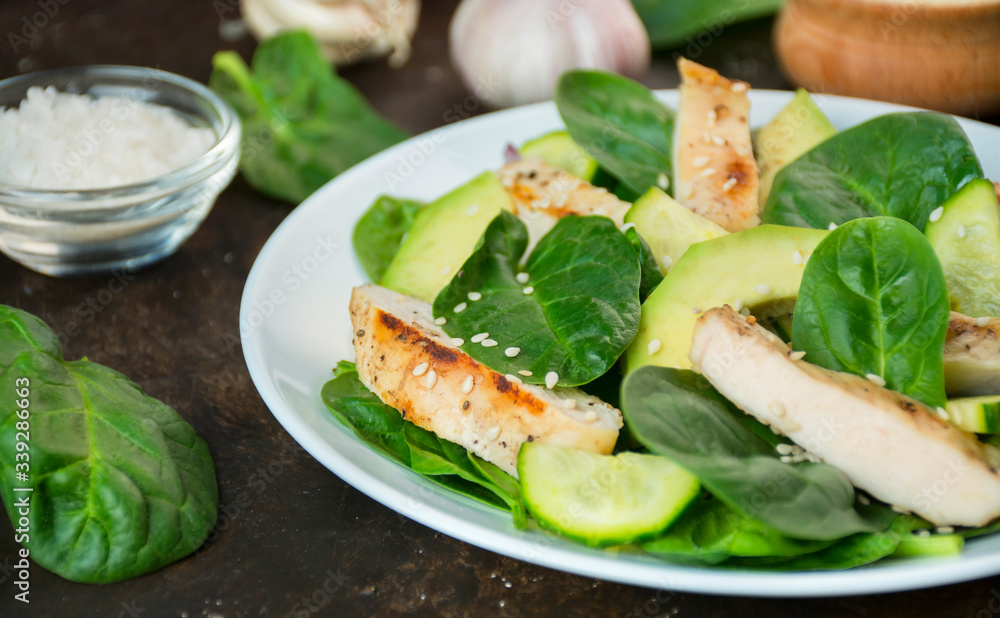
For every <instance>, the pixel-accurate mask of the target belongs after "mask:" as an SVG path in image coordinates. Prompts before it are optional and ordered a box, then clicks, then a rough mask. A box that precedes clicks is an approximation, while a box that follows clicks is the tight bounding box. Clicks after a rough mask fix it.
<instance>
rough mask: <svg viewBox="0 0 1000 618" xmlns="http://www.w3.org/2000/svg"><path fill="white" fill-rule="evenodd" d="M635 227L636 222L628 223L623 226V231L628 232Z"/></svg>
mask: <svg viewBox="0 0 1000 618" xmlns="http://www.w3.org/2000/svg"><path fill="white" fill-rule="evenodd" d="M634 227H635V223H626V224H625V225H623V226H622V232H627V231H629V230H631V229H632V228H634Z"/></svg>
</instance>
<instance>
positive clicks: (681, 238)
mask: <svg viewBox="0 0 1000 618" xmlns="http://www.w3.org/2000/svg"><path fill="white" fill-rule="evenodd" d="M625 223H631V224H633V225H635V231H636V232H638V233H639V236H641V237H642V239H643V240H645V241H646V243H647V244H648V245H649V249H650V251H652V252H653V256H654V257H655V258H656V263H657V265H658V266H659V267H660V270H661V271H663V274H666V273H667V272H668V271H669V270H670V269H671V268H672V267H673V265H674V264H676V263H677V261H678V260H679V259H681V256H682V255H684V252H686V251H687V250H688V248H689V247H690V246H691V245H693V244H695V243H697V242H701V241H703V240H710V239H712V238H718V237H719V236H725V235H726V234H728V233H729V232H727V231H726V230H725V229H723V228H722V227H721V226H719V225H718V224H716V223H714V222H712V221H709V220H708V219H706V218H705V217H702V216H701V215H699V214H696V213H693V212H691V211H690V210H688V209H687V208H685V207H684V206H681V205H680V203H679V202H678V201H677V200H675V199H674V198H672V197H670V196H669V195H667V194H666V193H664V192H663V191H662V190H660V189H659V188H657V187H653V188H651V189H650V190H649V191H647V192H646V193H645V195H643V196H642V197H640V198H639V199H638V200H636V201H635V203H634V204H632V207H631V208H629V210H628V212H627V213H625Z"/></svg>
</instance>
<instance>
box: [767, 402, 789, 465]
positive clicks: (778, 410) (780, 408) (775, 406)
mask: <svg viewBox="0 0 1000 618" xmlns="http://www.w3.org/2000/svg"><path fill="white" fill-rule="evenodd" d="M767 409H768V410H770V411H771V414H773V415H775V416H777V417H778V418H782V417H784V416H785V406H784V405H783V404H782V403H781V402H780V401H772V402H771V403H769V404H767ZM788 452H789V453H790V452H791V451H788Z"/></svg>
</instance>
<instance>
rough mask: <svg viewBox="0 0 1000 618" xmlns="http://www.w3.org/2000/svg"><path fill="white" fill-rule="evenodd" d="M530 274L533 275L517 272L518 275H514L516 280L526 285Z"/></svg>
mask: <svg viewBox="0 0 1000 618" xmlns="http://www.w3.org/2000/svg"><path fill="white" fill-rule="evenodd" d="M530 276H531V275H529V274H528V273H517V274H516V275H514V280H516V281H517V282H518V283H520V284H521V285H524V284H525V283H527V282H528V278H529V277H530Z"/></svg>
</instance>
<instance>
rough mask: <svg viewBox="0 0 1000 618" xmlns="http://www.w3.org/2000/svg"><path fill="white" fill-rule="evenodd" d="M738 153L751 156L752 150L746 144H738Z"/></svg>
mask: <svg viewBox="0 0 1000 618" xmlns="http://www.w3.org/2000/svg"><path fill="white" fill-rule="evenodd" d="M736 154H738V155H740V156H741V157H748V156H750V150H749V149H748V148H747V147H746V146H737V147H736Z"/></svg>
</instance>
